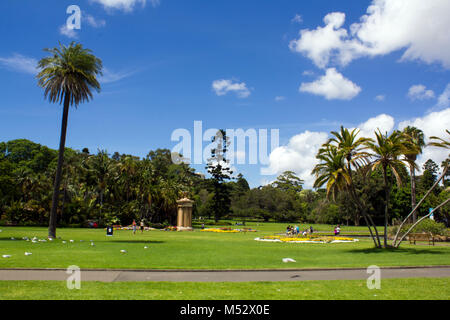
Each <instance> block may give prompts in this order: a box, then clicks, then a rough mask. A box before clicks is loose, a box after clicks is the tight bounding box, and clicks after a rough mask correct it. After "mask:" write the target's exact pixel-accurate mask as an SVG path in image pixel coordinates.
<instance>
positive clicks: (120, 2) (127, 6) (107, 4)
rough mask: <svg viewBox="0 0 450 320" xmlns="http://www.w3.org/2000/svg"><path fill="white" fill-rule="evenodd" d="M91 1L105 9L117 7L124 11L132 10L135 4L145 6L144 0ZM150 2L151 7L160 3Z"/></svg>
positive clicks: (155, 0) (151, 0)
mask: <svg viewBox="0 0 450 320" xmlns="http://www.w3.org/2000/svg"><path fill="white" fill-rule="evenodd" d="M91 1H93V2H97V3H100V4H102V5H103V7H104V8H105V9H107V10H111V9H117V10H123V11H125V12H130V11H133V10H134V8H135V6H136V5H138V4H140V5H141V6H142V7H145V5H146V4H147V1H146V0H91ZM150 4H151V5H152V7H157V6H159V5H160V0H150Z"/></svg>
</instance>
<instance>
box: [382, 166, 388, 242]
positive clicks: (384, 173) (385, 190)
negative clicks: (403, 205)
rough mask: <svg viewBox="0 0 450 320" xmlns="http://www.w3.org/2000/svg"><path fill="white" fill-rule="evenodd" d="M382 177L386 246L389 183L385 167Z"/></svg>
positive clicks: (385, 238)
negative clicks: (384, 199) (384, 200)
mask: <svg viewBox="0 0 450 320" xmlns="http://www.w3.org/2000/svg"><path fill="white" fill-rule="evenodd" d="M383 177H384V192H385V196H386V204H385V207H384V247H385V248H387V246H388V244H387V226H388V213H389V212H388V211H389V194H390V192H389V185H388V179H387V168H386V167H383Z"/></svg>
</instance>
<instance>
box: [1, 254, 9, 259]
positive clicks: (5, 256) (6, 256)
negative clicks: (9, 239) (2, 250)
mask: <svg viewBox="0 0 450 320" xmlns="http://www.w3.org/2000/svg"><path fill="white" fill-rule="evenodd" d="M2 257H3V258H11V256H10V255H8V254H4V255H3V256H2Z"/></svg>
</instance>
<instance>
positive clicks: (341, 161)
mask: <svg viewBox="0 0 450 320" xmlns="http://www.w3.org/2000/svg"><path fill="white" fill-rule="evenodd" d="M358 133H359V131H358V130H353V131H352V132H349V130H348V129H345V128H343V127H341V132H340V133H337V132H332V135H334V138H331V139H330V140H328V142H327V143H325V144H324V145H323V146H322V148H321V149H320V150H319V152H318V154H317V156H316V158H317V159H318V160H319V161H320V162H319V164H318V165H316V167H315V168H314V169H313V171H312V174H314V175H315V176H316V181H315V183H314V187H315V188H320V187H322V186H323V185H324V184H325V183H326V184H327V198H329V197H330V196H332V197H333V200H335V197H336V194H337V193H338V192H347V193H348V195H349V196H350V198H351V199H352V201H353V202H354V203H355V205H356V206H357V208H358V209H359V210H360V212H361V214H362V216H363V218H364V220H365V221H366V224H367V227H368V229H369V232H370V235H371V236H372V239H373V241H374V243H375V246H376V247H379V246H380V240H379V238H378V231H377V228H376V226H375V224H374V223H373V220H372V218H371V217H370V215H368V214H367V211H366V208H365V206H364V205H363V204H362V203H361V199H360V198H359V197H358V196H357V194H356V190H355V186H354V183H353V177H352V167H355V168H357V169H358V168H360V167H361V165H362V164H363V163H365V161H366V160H365V159H366V157H368V155H369V154H368V153H367V152H365V151H364V148H365V143H366V142H368V141H370V139H366V138H359V139H356V138H357V135H358ZM372 228H373V229H374V231H375V235H374V233H373V232H372Z"/></svg>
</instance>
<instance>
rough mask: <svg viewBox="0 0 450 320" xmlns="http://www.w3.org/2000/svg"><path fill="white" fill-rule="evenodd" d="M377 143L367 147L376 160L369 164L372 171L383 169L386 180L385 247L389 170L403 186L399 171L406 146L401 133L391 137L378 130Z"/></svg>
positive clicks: (370, 143) (385, 240) (371, 143)
mask: <svg viewBox="0 0 450 320" xmlns="http://www.w3.org/2000/svg"><path fill="white" fill-rule="evenodd" d="M375 135H376V141H375V142H367V143H366V145H367V147H368V148H369V149H370V150H371V151H372V154H371V157H373V158H374V160H373V161H372V162H371V163H370V164H369V167H370V168H371V171H374V170H376V169H378V168H381V169H382V172H383V178H384V190H385V210H384V247H385V248H386V247H387V246H388V244H387V233H388V232H387V231H388V230H387V225H388V218H389V200H390V199H389V198H390V191H391V190H390V187H391V183H390V182H389V179H388V170H390V171H391V172H392V173H393V175H394V176H395V179H396V181H397V185H401V184H402V181H401V178H400V174H399V169H400V168H401V167H404V163H403V162H402V160H401V159H400V157H401V155H403V154H404V153H405V145H404V139H403V135H402V134H401V132H400V131H397V130H396V131H394V132H392V134H391V135H389V136H388V134H387V133H386V134H382V133H381V131H380V130H379V129H378V132H375Z"/></svg>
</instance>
